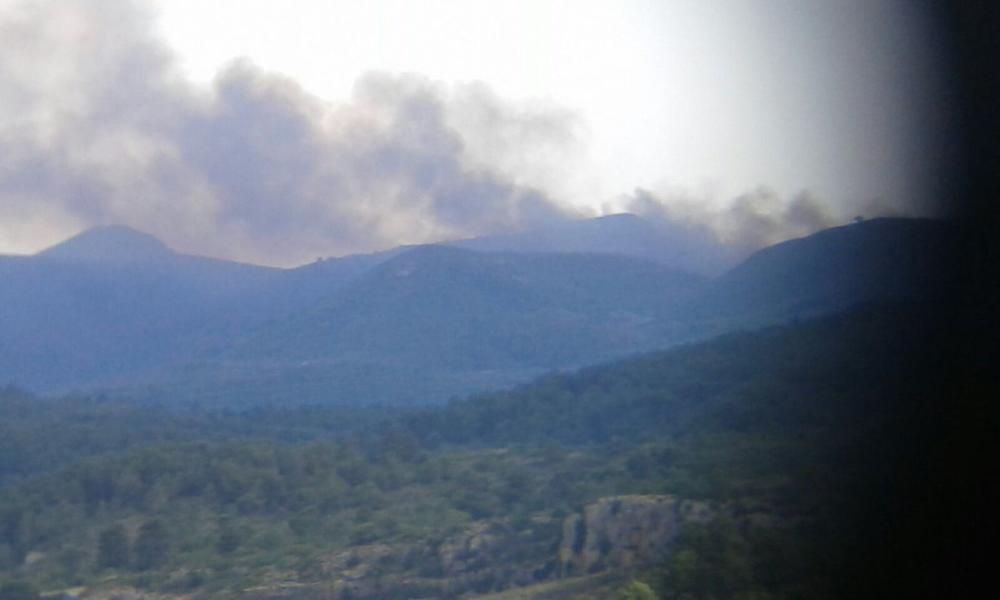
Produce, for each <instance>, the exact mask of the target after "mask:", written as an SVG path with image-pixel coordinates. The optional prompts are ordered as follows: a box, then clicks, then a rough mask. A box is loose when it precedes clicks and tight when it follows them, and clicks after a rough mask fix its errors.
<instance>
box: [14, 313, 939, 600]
mask: <svg viewBox="0 0 1000 600" xmlns="http://www.w3.org/2000/svg"><path fill="white" fill-rule="evenodd" d="M928 316H929V315H928V314H926V313H924V312H923V309H921V308H919V307H916V308H914V307H910V308H907V307H905V306H894V307H891V308H889V309H869V310H861V311H855V312H852V313H850V314H847V315H843V316H838V317H833V318H828V319H824V320H819V321H815V322H804V323H801V324H798V325H793V326H785V327H780V328H772V329H768V330H764V331H760V332H754V333H744V334H736V335H732V336H728V337H725V338H721V339H718V340H714V341H710V342H705V343H699V344H695V345H691V346H689V347H685V348H678V349H675V350H671V351H668V352H662V353H654V354H650V355H646V356H643V357H639V358H635V359H628V360H624V361H621V362H618V363H614V364H610V365H605V366H601V367H594V368H590V369H585V370H582V371H580V372H579V373H576V374H566V375H560V376H550V377H546V378H544V379H542V380H539V381H538V382H536V383H533V384H530V385H527V386H523V387H521V388H518V389H515V390H512V391H509V392H504V393H495V394H486V395H482V396H478V397H474V398H470V399H467V400H462V401H456V402H453V403H451V404H450V405H448V406H445V407H439V408H435V409H427V410H425V411H423V412H422V413H420V414H411V415H401V416H399V417H397V418H395V419H393V420H390V421H387V422H381V423H379V422H370V423H369V424H368V425H366V426H364V427H363V428H361V429H356V430H354V433H353V434H352V436H351V437H350V438H341V439H338V440H335V441H315V442H312V443H307V444H295V445H287V444H286V443H284V442H281V441H279V440H283V439H286V438H283V437H282V436H283V435H285V433H287V431H288V430H284V432H285V433H283V432H282V429H281V428H280V427H279V428H274V425H275V424H276V423H275V421H274V420H273V419H269V418H268V417H267V415H258V418H257V419H249V420H243V421H239V423H240V424H239V426H238V427H232V428H230V429H229V430H228V431H229V433H225V431H226V429H225V427H224V424H225V423H226V421H227V419H232V418H233V417H234V416H235V415H232V416H230V417H226V416H225V415H224V414H217V415H216V416H213V417H212V419H215V421H214V422H215V423H216V427H215V432H216V433H214V434H211V435H206V433H195V435H193V436H192V435H191V433H192V432H198V431H199V428H198V427H192V423H197V422H198V421H199V419H201V418H204V417H198V416H197V415H196V414H195V415H190V416H187V417H185V418H184V419H181V420H177V421H175V422H174V423H173V424H172V423H171V422H170V421H163V420H162V415H159V414H156V413H155V412H149V413H146V418H148V419H151V420H154V421H156V423H157V424H156V426H155V427H154V428H153V429H152V430H153V431H155V430H156V428H159V429H160V431H168V430H169V429H170V428H171V427H176V428H177V429H182V430H183V431H184V434H185V435H186V436H187V437H178V438H175V439H184V440H188V441H187V442H186V443H180V444H178V443H167V444H162V443H161V444H158V445H153V446H148V445H145V443H144V442H141V441H139V442H137V441H133V442H131V444H132V446H131V448H129V447H128V446H129V445H128V444H126V445H125V447H120V448H116V452H115V453H114V454H110V455H106V456H103V457H95V458H91V459H88V460H84V461H81V462H79V463H75V461H74V460H73V459H72V458H70V457H69V455H66V454H64V455H63V456H64V460H66V461H67V466H66V467H65V468H63V469H62V470H61V471H60V472H59V473H57V474H55V475H53V476H41V477H37V478H33V479H29V480H27V481H23V482H21V483H16V484H13V485H8V486H7V487H6V488H5V489H4V490H3V492H2V493H0V524H3V527H4V528H5V529H4V532H5V533H4V539H5V540H7V542H6V549H5V550H4V554H3V557H5V558H3V561H4V562H3V563H2V564H0V569H3V572H4V573H6V574H8V575H16V576H19V577H26V578H28V579H30V580H33V581H35V582H36V583H37V584H38V585H39V586H41V587H43V588H45V589H55V588H57V587H59V586H84V587H93V588H95V589H106V590H109V589H115V586H118V589H128V588H136V587H137V588H145V589H152V590H157V591H160V592H165V593H168V594H172V595H173V597H179V596H180V595H181V594H188V593H198V594H205V595H208V596H210V597H223V598H224V597H255V596H253V595H248V594H251V590H253V592H252V593H253V594H260V595H259V596H257V597H260V598H267V597H273V594H277V593H278V590H284V592H282V593H285V594H291V595H290V596H284V597H289V598H303V599H305V598H311V597H314V595H315V594H320V593H329V594H333V596H332V597H335V598H348V597H354V598H394V597H399V598H404V597H412V596H413V595H415V594H417V595H420V596H421V597H427V596H432V597H457V596H458V595H460V594H463V593H473V594H478V593H486V592H499V591H502V590H505V589H509V588H511V586H527V585H532V586H534V585H535V584H540V583H543V582H547V585H545V586H540V587H539V586H536V587H538V589H539V590H548V591H547V592H541V591H540V592H539V593H554V592H553V590H556V589H566V590H572V589H577V590H578V591H579V590H580V589H587V586H598V585H599V586H610V587H608V589H614V588H615V586H620V585H624V582H622V580H621V579H620V578H621V576H622V575H623V574H624V573H625V572H627V570H626V571H622V569H623V568H624V567H623V564H627V563H621V562H620V561H622V560H626V558H623V557H627V556H631V555H628V554H623V552H625V550H624V549H625V546H621V545H619V544H618V542H614V543H612V542H610V541H609V542H607V543H602V542H600V540H597V539H596V538H595V541H587V540H588V539H590V538H588V537H587V535H586V532H585V531H583V532H582V533H581V532H580V531H577V529H578V528H577V527H576V526H574V525H572V523H574V522H577V521H575V519H587V522H588V523H591V524H590V525H588V526H587V527H588V530H590V529H595V528H599V530H602V531H606V532H607V535H608V536H610V537H609V538H608V539H609V540H612V539H618V537H617V536H620V535H624V534H622V533H620V531H619V528H621V527H633V526H637V525H636V523H637V522H636V523H632V524H629V523H628V522H625V521H620V519H619V520H618V521H615V520H614V519H618V517H615V515H616V514H618V512H621V511H624V512H623V513H622V514H632V515H635V518H636V519H663V518H666V516H665V514H666V513H664V514H661V515H660V516H656V515H657V514H659V513H655V512H654V513H649V512H648V509H647V508H643V507H644V506H652V505H657V506H659V505H662V506H664V507H672V508H669V511H673V512H670V513H669V514H680V515H687V516H684V517H683V518H679V520H677V521H676V527H677V529H670V530H669V531H671V532H673V533H670V536H672V537H670V538H668V539H669V540H672V541H671V542H670V543H669V544H667V545H666V546H662V547H661V546H657V544H656V543H654V542H653V540H652V539H650V540H649V542H648V544H649V547H650V548H654V547H661V550H657V551H655V552H653V551H652V550H650V552H652V553H651V554H640V555H636V556H634V557H633V558H630V559H627V560H638V561H640V562H638V563H636V565H637V566H639V565H641V568H642V569H643V571H642V573H643V575H642V576H643V577H644V578H645V579H646V580H648V581H650V582H652V583H654V584H655V586H656V587H657V589H659V590H661V591H662V592H664V593H667V594H668V595H669V594H678V595H679V594H682V593H695V594H708V593H711V594H714V595H716V596H717V597H735V595H736V594H739V593H751V592H756V593H763V592H767V593H772V594H776V595H778V596H779V597H785V596H796V595H798V596H806V597H815V596H816V595H817V594H819V595H834V596H840V595H841V594H844V595H845V596H844V597H852V594H851V593H849V592H851V590H854V591H856V590H857V588H856V587H855V581H856V580H855V578H854V577H853V576H854V575H855V574H858V573H863V572H865V569H866V568H867V566H866V565H867V563H866V562H865V561H864V559H863V558H862V557H863V556H867V555H859V554H858V553H857V551H856V548H857V547H858V546H857V544H858V543H864V544H869V545H871V544H875V545H878V544H881V543H883V542H884V539H885V538H883V537H881V534H878V533H874V532H873V529H872V526H873V523H879V522H882V521H884V519H885V518H886V517H887V516H888V515H887V514H886V513H885V512H884V511H885V510H894V509H895V508H896V507H897V506H899V502H900V499H899V498H897V497H896V496H894V494H898V493H900V492H901V491H902V490H899V489H897V486H898V485H899V481H900V480H886V479H885V478H884V476H883V475H884V473H885V472H887V471H888V472H896V473H900V475H901V476H903V477H906V476H907V475H906V474H907V471H906V470H905V469H904V465H905V464H907V463H906V462H905V461H908V460H909V456H908V454H907V452H908V451H909V450H910V449H911V448H913V444H914V443H915V440H916V441H921V443H924V444H927V443H929V442H930V441H931V440H933V439H935V438H934V437H928V436H933V433H932V431H931V429H929V428H928V427H929V426H932V425H934V423H933V420H932V419H931V420H929V419H930V416H931V414H934V413H933V411H932V412H931V413H927V412H922V411H926V408H923V409H922V408H919V407H921V406H928V405H939V404H940V402H941V401H942V399H943V398H946V396H944V395H942V394H943V393H945V392H944V388H943V387H942V386H943V385H946V384H947V380H939V379H938V376H939V375H942V374H944V372H941V371H935V369H933V368H929V365H931V364H933V362H931V361H933V360H934V357H933V356H932V355H931V354H930V353H922V352H920V353H915V352H914V351H913V348H914V347H915V345H916V344H917V342H918V341H920V342H923V343H926V342H928V341H929V340H947V339H950V338H949V337H948V336H947V335H946V332H947V324H944V323H942V324H941V326H940V328H937V327H936V326H930V327H914V325H915V324H917V323H924V324H930V323H931V320H930V319H929V318H928ZM859 348H864V349H865V350H866V352H864V353H861V352H858V349H859ZM872 356H878V357H880V359H879V360H877V361H873V360H872ZM9 393H10V392H8V394H9ZM11 401H12V402H15V405H16V403H17V402H20V403H21V406H22V408H21V409H19V410H20V412H21V413H22V414H24V413H25V409H24V408H23V406H24V402H26V401H27V402H30V399H27V400H26V399H25V398H20V399H17V398H14V399H12V400H11ZM65 401H66V402H78V401H73V400H71V399H67V400H65ZM86 406H87V405H86V404H85V403H84V404H77V408H76V410H77V414H78V416H77V417H76V418H77V419H79V418H81V417H82V416H83V415H85V414H86V412H87V408H86ZM93 406H94V407H97V408H100V407H101V404H100V403H97V404H94V405H93ZM295 410H296V409H287V411H288V412H287V413H286V414H289V415H293V414H294V413H295ZM299 410H303V411H305V412H303V413H302V416H303V417H304V418H302V419H297V418H290V419H287V422H290V423H291V422H296V421H298V422H309V421H311V422H314V423H320V422H322V421H323V420H324V416H323V415H324V411H331V410H332V409H329V408H327V409H324V408H321V407H316V408H311V409H308V410H306V409H299ZM45 414H47V411H39V412H37V413H35V415H36V416H34V417H30V416H28V417H26V418H27V420H24V419H25V417H22V421H21V424H20V427H28V423H29V422H30V420H31V419H44V418H45ZM104 414H106V415H107V418H105V419H104V420H103V424H104V431H105V432H106V434H107V435H109V436H114V435H115V431H116V430H117V429H118V428H120V427H122V426H124V425H125V424H126V422H125V421H121V422H119V421H116V420H115V417H114V415H113V414H107V413H104ZM331 414H333V413H331ZM901 415H903V416H905V417H906V422H907V424H908V425H907V429H906V430H905V431H902V430H901V429H900V428H899V427H897V425H896V423H897V421H898V419H899V418H900V417H901ZM95 416H96V415H95ZM128 418H129V419H130V420H131V423H130V424H129V425H128V427H129V428H131V429H135V430H137V431H139V430H142V429H143V428H142V420H143V413H142V412H137V413H132V414H131V415H129V416H128ZM339 418H341V419H343V418H345V415H343V414H341V415H339ZM147 429H148V428H147ZM209 430H210V428H203V429H201V431H202V432H208V431H209ZM51 431H52V433H53V436H52V437H51V440H52V445H51V446H50V450H51V451H53V452H55V453H56V454H58V447H59V445H60V443H65V444H72V443H74V441H73V439H72V438H70V437H64V436H62V435H60V433H59V431H60V430H59V428H58V425H57V426H56V427H55V428H53V429H52V430H51ZM219 432H223V434H222V435H219ZM160 435H161V437H160V439H161V440H162V441H164V442H166V441H168V440H169V436H166V435H164V434H160ZM249 439H254V440H256V441H252V442H251V441H247V440H249ZM302 439H309V438H308V437H306V438H302ZM314 439H315V438H314ZM136 444H138V445H136ZM143 446H145V447H143ZM873 452H874V453H873ZM861 490H864V491H865V493H859V492H860V491H861ZM873 494H874V495H875V496H876V497H881V498H882V499H883V500H885V501H886V502H887V504H882V503H874V504H873V503H872V502H871V501H870V500H871V498H872V497H873ZM685 503H686V504H685ZM616 506H617V507H619V508H614V507H616ZM602 507H603V508H602ZM622 507H625V508H622ZM683 507H687V508H683ZM657 510H658V509H657ZM665 510H666V509H665ZM644 511H645V512H644ZM669 511H668V512H669ZM677 511H680V512H677ZM578 515H582V516H578ZM599 515H604V516H603V517H599ZM642 515H646V516H642ZM697 515H701V516H697ZM621 518H624V517H621ZM671 518H674V517H671ZM595 519H596V520H595ZM657 522H660V521H657ZM671 522H673V521H671ZM567 523H569V524H570V525H567ZM671 527H674V526H673V525H672V526H671ZM595 530H596V529H595ZM665 531H666V530H665ZM595 535H597V534H595ZM602 535H603V534H602ZM664 535H666V534H664ZM114 536H119V538H121V536H124V539H125V544H126V545H125V546H123V548H125V549H124V550H121V551H120V552H121V553H116V552H119V551H117V550H114V549H113V547H112V546H109V544H111V542H110V541H108V542H106V543H105V542H101V540H104V539H107V540H110V539H111V538H112V537H114ZM673 536H676V537H673ZM644 543H646V542H644ZM463 548H464V550H463ZM559 548H562V550H559V552H556V550H557V549H559ZM574 548H578V549H577V550H574ZM584 548H590V550H587V551H586V552H584V550H583V549H584ZM564 554H565V558H560V557H561V556H563V555H564ZM29 556H31V557H33V558H31V559H30V560H28V557H29ZM685 561H687V562H685ZM692 561H693V562H692ZM571 564H573V565H584V567H574V568H577V569H579V568H583V569H585V570H588V571H589V570H593V573H595V574H602V575H606V576H607V577H608V578H607V579H601V580H600V581H597V580H577V579H576V575H577V574H578V573H577V572H575V571H567V569H568V568H569V567H568V566H567V565H571ZM28 565H30V567H29V566H28ZM682 572H688V573H689V574H690V575H689V576H681V575H679V573H682ZM583 575H586V574H585V573H584V574H583ZM588 581H589V583H587V582H588ZM615 582H618V583H615ZM331 585H332V586H333V587H332V588H331V587H330V586H331ZM109 586H110V587H109ZM581 586H583V587H582V588H581ZM324 590H325V592H324ZM720 594H721V596H720ZM98 597H103V596H98ZM539 597H546V596H544V595H542V596H539ZM555 597H560V596H555Z"/></svg>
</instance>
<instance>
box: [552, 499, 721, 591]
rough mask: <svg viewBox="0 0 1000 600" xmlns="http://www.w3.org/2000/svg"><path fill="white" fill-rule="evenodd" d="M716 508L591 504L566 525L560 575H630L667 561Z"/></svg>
mask: <svg viewBox="0 0 1000 600" xmlns="http://www.w3.org/2000/svg"><path fill="white" fill-rule="evenodd" d="M710 517H711V509H709V507H708V506H707V505H706V504H705V503H702V502H696V501H692V500H681V499H678V498H675V497H674V496H613V497H609V498H601V499H600V500H597V501H596V502H594V503H592V504H589V505H587V506H586V507H585V508H584V511H583V514H582V515H581V514H576V515H570V516H569V517H567V518H566V520H565V521H564V522H563V536H562V543H561V544H560V546H559V565H560V574H561V575H562V576H564V577H566V576H576V575H583V574H587V573H594V572H597V571H602V570H605V569H615V570H629V569H632V568H634V567H639V566H642V565H646V564H649V563H650V562H653V561H656V560H658V559H661V558H663V556H664V555H665V554H666V553H667V552H668V551H669V549H670V546H671V545H672V544H673V541H674V539H675V538H676V537H677V534H678V533H679V532H680V530H681V528H682V527H683V526H684V524H685V523H688V522H692V521H705V520H707V519H709V518H710Z"/></svg>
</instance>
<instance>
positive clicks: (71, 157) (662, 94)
mask: <svg viewBox="0 0 1000 600" xmlns="http://www.w3.org/2000/svg"><path fill="white" fill-rule="evenodd" d="M922 6H923V4H921V3H920V2H914V1H890V0H883V1H873V0H837V1H830V2H826V1H820V0H802V1H792V0H718V1H715V2H705V1H698V0H651V1H640V0H620V1H613V2H612V1H596V0H572V1H570V0H565V1H556V0H532V1H520V0H508V1H505V2H496V1H481V0H462V1H454V0H453V1H446V0H436V1H433V0H424V1H419V0H410V1H403V0H369V1H366V2H356V1H350V2H347V1H338V0H327V1H305V0H298V1H296V0H290V1H288V2H283V3H276V2H268V1H263V0H260V1H258V0H213V1H212V2H205V1H203V0H200V1H199V0H0V253H30V252H34V251H37V250H39V249H42V248H44V247H46V246H49V245H51V244H53V243H56V242H58V241H60V240H61V239H64V238H66V237H68V236H70V235H72V234H74V233H76V232H78V231H81V230H83V229H85V228H87V227H90V226H94V225H103V224H112V223H117V224H125V225H129V226H132V227H135V228H137V229H141V230H143V231H147V232H149V233H152V234H154V235H156V236H158V237H160V238H161V239H163V240H164V241H166V242H167V243H168V244H169V245H171V246H172V247H174V248H176V249H178V250H181V251H184V252H190V253H196V254H206V255H210V256H218V257H223V258H230V259H236V260H244V261H248V262H256V263H261V264H273V265H284V266H289V265H295V264H301V263H304V262H308V261H310V260H312V259H314V258H316V257H319V256H338V255H343V254H349V253H354V252H366V251H372V250H378V249H383V248H388V247H391V246H395V245H398V244H401V243H420V242H429V241H437V240H441V239H454V238H462V237H471V236H478V235H485V234H490V233H498V232H506V231H511V230H517V229H521V228H530V227H535V226H543V225H545V224H547V223H552V222H557V221H560V220H564V219H568V218H581V217H588V216H596V215H600V214H606V213H613V212H619V211H630V212H635V213H638V214H641V215H643V216H646V217H648V218H650V219H660V220H666V221H670V222H672V223H684V224H689V225H691V226H697V227H703V228H708V229H709V230H711V231H712V232H714V234H715V235H716V236H717V237H718V238H719V239H720V240H721V241H723V242H728V243H735V244H742V245H744V246H746V247H748V248H752V247H755V246H761V245H764V244H768V243H773V242H776V241H779V240H781V239H785V238H788V237H793V236H798V235H804V234H806V233H810V232H811V231H814V230H816V229H819V228H822V227H826V226H831V225H836V224H840V223H844V222H848V221H850V219H852V218H853V217H854V216H855V215H859V214H860V215H864V216H868V217H870V216H877V215H882V214H909V215H925V214H933V212H934V203H935V201H936V200H937V199H939V198H941V197H942V196H943V195H946V194H947V190H946V189H943V184H942V182H943V181H946V180H947V177H946V176H944V173H945V172H946V171H947V169H948V165H949V160H951V159H952V158H953V157H954V148H953V147H952V146H953V145H954V141H953V138H952V137H950V136H949V131H950V129H949V127H950V123H951V122H952V119H953V115H951V114H950V113H949V103H948V99H949V93H950V92H949V90H950V88H949V83H948V81H947V73H948V69H947V65H946V63H945V62H944V61H943V59H942V55H941V52H940V49H941V37H940V33H939V32H938V31H936V29H935V23H934V21H933V19H932V18H931V15H930V14H929V13H927V12H925V11H923V10H922V9H921V7H922Z"/></svg>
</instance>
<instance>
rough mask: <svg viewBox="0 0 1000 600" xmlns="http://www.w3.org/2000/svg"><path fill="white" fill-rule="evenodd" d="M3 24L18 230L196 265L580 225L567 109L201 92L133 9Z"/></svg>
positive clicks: (90, 10) (246, 80)
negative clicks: (143, 238)
mask: <svg viewBox="0 0 1000 600" xmlns="http://www.w3.org/2000/svg"><path fill="white" fill-rule="evenodd" d="M5 6H6V5H5ZM0 11H2V12H0V223H6V224H7V227H8V228H10V227H11V226H12V224H20V225H22V226H28V225H31V224H36V225H38V226H39V227H41V226H42V225H41V224H42V223H44V224H45V226H46V227H49V228H50V229H52V228H55V229H60V228H61V229H63V230H68V231H66V233H73V231H74V230H79V229H82V228H84V227H87V226H91V225H97V224H107V223H123V224H127V225H131V226H133V227H136V228H139V229H143V230H145V231H149V232H151V233H153V234H155V235H157V236H159V237H161V238H162V239H164V240H165V241H167V242H168V243H170V244H171V245H173V246H175V247H178V248H183V249H184V250H186V251H189V252H197V253H204V254H209V255H214V256H224V257H230V258H240V259H243V260H249V261H256V262H263V263H271V264H294V263H297V262H303V261H305V260H308V259H310V258H313V257H315V256H318V255H330V254H344V253H349V252H358V251H366V250H374V249H379V248H385V247H389V246H393V245H396V244H400V243H417V242H426V241H434V240H439V239H444V238H458V237H469V236H475V235H480V234H484V233H493V232H498V231H507V230H512V229H516V228H519V227H524V226H534V225H540V224H544V223H548V222H552V221H555V220H560V219H564V218H566V217H567V216H569V211H568V210H567V209H565V208H563V207H562V205H561V204H559V203H557V202H556V201H555V200H554V199H553V198H551V197H550V196H549V195H547V194H546V193H544V192H543V191H541V190H542V189H543V186H544V185H545V184H546V183H547V182H548V181H550V180H552V179H553V178H554V175H553V173H554V172H555V171H558V169H559V168H560V166H559V164H558V163H559V157H560V156H563V155H569V154H572V152H573V148H574V147H575V146H576V145H577V144H578V139H577V138H578V135H579V123H578V121H577V119H575V117H574V116H573V115H571V114H568V113H566V112H565V111H560V110H557V109H552V108H548V107H537V106H521V105H513V104H510V103H506V102H504V101H503V100H501V99H499V98H498V97H497V96H496V95H495V94H493V93H492V91H490V90H489V89H488V88H486V87H485V86H484V85H483V84H474V85H466V86H462V85H457V86H450V87H448V86H443V85H439V84H436V83H434V82H432V81H429V80H427V79H426V78H422V77H419V76H415V75H390V74H381V73H370V74H368V75H366V76H364V77H362V78H361V79H359V81H358V82H357V83H356V86H355V92H354V94H353V97H352V98H351V99H350V101H348V102H346V103H342V104H332V103H329V102H326V101H324V100H322V99H320V98H318V97H316V96H314V95H312V94H310V93H308V92H307V91H306V90H304V89H302V88H301V87H300V86H298V85H297V84H296V83H295V82H294V81H291V80H290V79H287V78H284V77H281V76H279V75H276V74H273V73H268V72H265V71H263V70H261V69H259V68H257V67H256V66H254V65H253V64H251V63H249V62H246V61H237V62H235V63H233V64H231V65H229V66H228V67H227V68H225V69H224V70H223V71H222V72H221V73H219V74H218V76H217V77H216V79H215V81H214V83H213V85H212V87H211V89H209V90H203V89H199V88H197V87H196V86H194V85H192V84H191V83H189V82H187V81H185V80H184V79H183V77H181V76H180V75H179V74H178V73H177V71H176V68H175V63H174V59H173V57H172V55H171V53H170V51H169V49H168V48H166V46H165V45H164V44H162V43H161V42H160V41H159V40H158V39H157V38H156V37H155V35H153V33H152V25H153V16H152V15H150V14H148V13H146V12H145V11H144V10H143V9H142V7H141V6H140V5H138V4H136V3H134V2H131V1H128V0H101V1H93V0H59V1H56V0H45V1H31V2H20V3H16V4H14V5H13V6H9V7H7V8H2V9H0ZM42 214H45V215H47V218H46V219H44V220H43V219H40V218H39V215H42ZM2 235H4V227H3V226H0V236H2Z"/></svg>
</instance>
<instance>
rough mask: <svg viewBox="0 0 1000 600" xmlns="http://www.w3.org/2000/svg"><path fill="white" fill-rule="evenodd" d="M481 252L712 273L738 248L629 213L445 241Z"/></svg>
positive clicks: (734, 257) (725, 264)
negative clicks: (595, 257)
mask: <svg viewBox="0 0 1000 600" xmlns="http://www.w3.org/2000/svg"><path fill="white" fill-rule="evenodd" d="M448 245H450V246H456V247H460V248H468V249H470V250H480V251H484V252H533V253H539V252H569V253H600V254H615V255H621V256H630V257H633V258H643V259H647V260H652V261H655V262H658V263H661V264H663V265H665V266H668V267H671V268H673V269H678V270H681V271H690V272H692V273H698V274H700V275H705V276H714V275H718V274H720V273H722V272H723V271H724V270H725V269H727V268H729V267H732V266H733V265H735V264H736V262H737V261H738V258H739V256H738V254H737V253H736V252H735V251H734V250H733V249H732V248H729V247H728V246H726V245H724V244H722V243H720V242H719V241H718V240H716V239H715V238H714V237H712V236H711V235H709V234H708V233H707V231H705V230H701V229H697V228H687V227H683V226H680V225H667V224H664V223H662V222H654V221H650V220H647V219H644V218H642V217H639V216H637V215H633V214H630V213H622V214H615V215H607V216H604V217H598V218H596V219H578V220H571V221H564V222H560V223H556V224H552V225H546V226H543V227H538V228H534V229H529V230H526V231H522V232H517V233H511V234H506V235H493V236H485V237H480V238H475V239H470V240H459V241H455V242H449V243H448Z"/></svg>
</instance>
